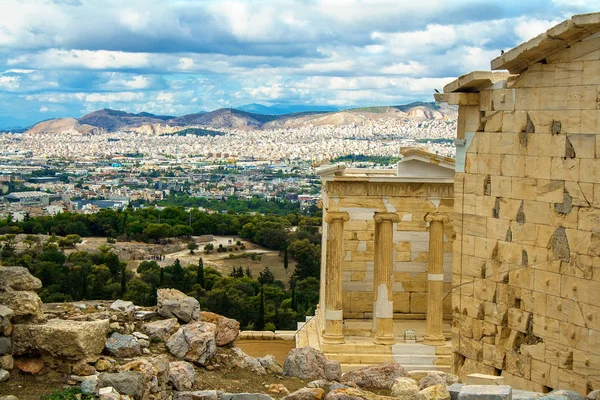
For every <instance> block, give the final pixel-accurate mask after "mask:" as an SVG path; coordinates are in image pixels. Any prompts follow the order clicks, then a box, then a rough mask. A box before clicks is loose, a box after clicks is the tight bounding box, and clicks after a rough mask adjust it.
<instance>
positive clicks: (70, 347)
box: [12, 319, 109, 360]
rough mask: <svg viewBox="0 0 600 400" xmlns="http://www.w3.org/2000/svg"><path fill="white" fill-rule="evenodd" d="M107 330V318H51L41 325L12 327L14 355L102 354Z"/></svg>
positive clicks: (73, 356) (78, 357)
mask: <svg viewBox="0 0 600 400" xmlns="http://www.w3.org/2000/svg"><path fill="white" fill-rule="evenodd" d="M108 332H109V322H108V320H99V321H68V320H59V319H53V320H50V321H48V322H46V323H43V324H32V325H22V324H16V325H14V327H13V335H12V340H13V343H12V346H13V354H15V355H27V354H37V353H41V354H42V355H45V354H47V355H50V356H52V357H56V358H62V359H68V360H81V359H84V358H94V357H97V356H99V355H100V353H102V350H103V349H104V344H105V342H106V335H108Z"/></svg>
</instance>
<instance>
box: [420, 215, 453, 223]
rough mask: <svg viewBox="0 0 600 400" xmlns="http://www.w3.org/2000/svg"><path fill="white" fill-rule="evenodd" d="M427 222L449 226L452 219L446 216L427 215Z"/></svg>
mask: <svg viewBox="0 0 600 400" xmlns="http://www.w3.org/2000/svg"><path fill="white" fill-rule="evenodd" d="M425 221H426V222H442V223H444V224H447V223H448V222H450V218H449V217H448V216H447V215H446V214H427V215H425Z"/></svg>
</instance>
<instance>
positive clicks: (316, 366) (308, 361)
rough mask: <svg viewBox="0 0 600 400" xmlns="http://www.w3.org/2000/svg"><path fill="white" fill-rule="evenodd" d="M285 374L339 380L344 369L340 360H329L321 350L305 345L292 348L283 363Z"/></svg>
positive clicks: (301, 377) (302, 377) (304, 377)
mask: <svg viewBox="0 0 600 400" xmlns="http://www.w3.org/2000/svg"><path fill="white" fill-rule="evenodd" d="M283 374H284V375H285V376H293V377H296V378H300V379H326V380H328V381H337V380H339V379H340V376H341V374H342V370H341V367H340V363H339V362H338V361H333V360H328V359H326V358H325V356H324V355H323V353H321V352H320V351H319V350H316V349H314V348H312V347H309V346H305V347H300V348H296V349H292V350H290V352H289V353H288V355H287V357H286V359H285V362H284V364H283Z"/></svg>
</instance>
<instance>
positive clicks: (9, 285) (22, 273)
mask: <svg viewBox="0 0 600 400" xmlns="http://www.w3.org/2000/svg"><path fill="white" fill-rule="evenodd" d="M41 288H42V281H40V280H39V279H38V278H36V277H35V276H33V275H31V273H30V272H29V270H28V269H27V268H25V267H0V290H1V291H5V292H10V291H13V290H15V291H26V290H37V289H41Z"/></svg>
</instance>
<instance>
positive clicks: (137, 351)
mask: <svg viewBox="0 0 600 400" xmlns="http://www.w3.org/2000/svg"><path fill="white" fill-rule="evenodd" d="M106 350H107V351H108V352H109V353H110V354H112V355H113V356H115V357H121V358H127V357H135V356H139V355H141V354H142V346H140V343H139V342H138V340H137V338H136V337H135V336H133V335H123V334H121V333H118V332H113V334H112V335H110V337H109V338H108V340H107V341H106Z"/></svg>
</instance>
